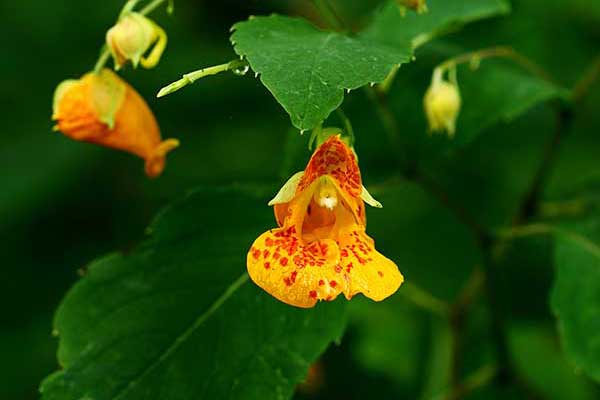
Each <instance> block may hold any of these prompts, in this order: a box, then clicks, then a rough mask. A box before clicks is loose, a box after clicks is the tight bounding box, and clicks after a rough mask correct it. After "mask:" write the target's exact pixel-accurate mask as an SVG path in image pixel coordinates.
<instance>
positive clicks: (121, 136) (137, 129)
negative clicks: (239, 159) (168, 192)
mask: <svg viewBox="0 0 600 400" xmlns="http://www.w3.org/2000/svg"><path fill="white" fill-rule="evenodd" d="M52 119H53V120H54V121H56V126H55V129H57V130H60V131H61V132H62V133H64V134H65V135H66V136H68V137H70V138H71V139H75V140H80V141H84V142H90V143H95V144H99V145H102V146H106V147H111V148H115V149H119V150H123V151H127V152H129V153H133V154H135V155H137V156H139V157H141V158H143V159H144V160H145V161H146V168H145V169H146V174H147V175H148V176H150V177H156V176H158V175H160V174H161V173H162V171H163V169H164V166H165V155H166V154H167V153H168V152H169V151H170V150H172V149H174V148H175V147H177V146H178V145H179V141H178V140H176V139H167V140H165V141H161V137H160V130H159V127H158V123H157V122H156V119H155V118H154V114H152V111H151V110H150V108H149V107H148V105H147V104H146V102H145V101H144V99H143V98H142V97H141V96H140V95H139V94H138V93H137V92H136V91H135V89H133V88H132V87H131V86H130V85H129V84H127V83H126V82H125V81H123V80H122V79H121V78H119V77H118V76H117V75H116V74H115V73H114V72H112V71H110V70H108V69H104V70H102V71H101V72H99V73H93V72H91V73H88V74H86V75H84V76H83V77H82V78H81V79H77V80H75V79H70V80H66V81H64V82H62V83H61V84H60V85H58V87H57V88H56V91H55V93H54V106H53V114H52Z"/></svg>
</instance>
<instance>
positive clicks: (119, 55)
mask: <svg viewBox="0 0 600 400" xmlns="http://www.w3.org/2000/svg"><path fill="white" fill-rule="evenodd" d="M106 44H107V46H108V49H109V50H110V52H111V54H112V56H113V59H114V62H115V68H116V69H117V70H118V69H120V68H121V67H123V65H125V64H126V63H127V61H131V63H132V64H133V66H134V67H137V65H138V63H141V64H142V67H144V68H152V67H154V66H156V64H158V61H159V60H160V57H161V55H162V53H163V51H164V50H165V47H166V45H167V35H166V33H165V31H164V30H163V29H162V28H161V27H159V26H158V25H156V24H155V23H154V22H153V21H152V20H150V19H148V18H146V17H145V16H143V15H142V14H139V13H136V12H129V13H127V14H125V15H124V16H123V17H121V18H120V19H119V21H118V22H117V23H116V24H115V25H114V26H113V27H112V28H110V29H109V30H108V32H106ZM153 45H154V47H152V46H153ZM150 47H152V50H151V51H150V54H149V55H148V57H144V54H145V53H146V52H147V51H148V50H150Z"/></svg>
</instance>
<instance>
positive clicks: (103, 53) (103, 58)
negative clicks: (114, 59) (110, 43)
mask: <svg viewBox="0 0 600 400" xmlns="http://www.w3.org/2000/svg"><path fill="white" fill-rule="evenodd" d="M109 58H110V52H109V51H108V47H106V45H104V46H102V49H101V50H100V57H98V61H96V65H94V72H95V73H99V72H100V71H101V70H102V68H104V66H105V65H106V63H107V62H108V59H109Z"/></svg>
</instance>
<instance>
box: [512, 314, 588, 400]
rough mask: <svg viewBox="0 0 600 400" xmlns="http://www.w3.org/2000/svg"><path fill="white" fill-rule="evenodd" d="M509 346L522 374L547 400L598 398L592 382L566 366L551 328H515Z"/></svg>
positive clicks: (536, 326)
mask: <svg viewBox="0 0 600 400" xmlns="http://www.w3.org/2000/svg"><path fill="white" fill-rule="evenodd" d="M509 343H510V350H511V354H512V358H513V360H514V361H515V364H516V368H517V370H518V372H519V374H520V375H521V376H523V377H524V378H525V379H526V380H527V382H528V383H529V384H530V385H531V386H532V387H533V388H534V389H535V391H536V392H537V393H540V394H542V395H543V396H544V398H545V399H548V400H562V399H572V400H588V399H590V400H591V399H594V398H596V396H595V394H594V389H593V387H592V385H591V382H590V381H587V380H586V379H585V377H584V376H582V375H581V374H577V373H576V372H575V371H573V368H572V367H571V366H570V365H569V364H568V363H567V362H566V359H565V358H564V356H563V354H562V352H561V351H560V346H559V343H558V340H557V337H556V334H555V333H554V332H553V330H552V329H550V327H548V326H545V325H541V324H524V323H521V324H515V325H513V326H511V328H510V330H509Z"/></svg>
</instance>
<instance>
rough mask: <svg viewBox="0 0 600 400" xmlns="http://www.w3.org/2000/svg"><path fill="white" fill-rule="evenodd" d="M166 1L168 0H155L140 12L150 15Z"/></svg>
mask: <svg viewBox="0 0 600 400" xmlns="http://www.w3.org/2000/svg"><path fill="white" fill-rule="evenodd" d="M166 1H167V0H153V1H152V2H150V3H148V4H147V5H146V7H144V8H142V9H141V10H140V14H142V15H148V14H150V13H151V12H152V11H154V10H156V9H157V8H158V7H160V6H161V5H163V3H165V2H166Z"/></svg>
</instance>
